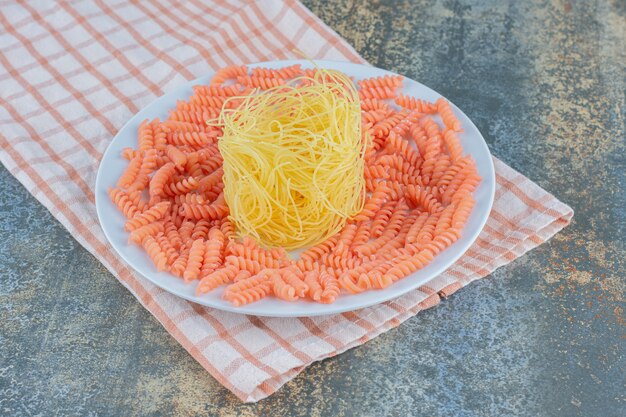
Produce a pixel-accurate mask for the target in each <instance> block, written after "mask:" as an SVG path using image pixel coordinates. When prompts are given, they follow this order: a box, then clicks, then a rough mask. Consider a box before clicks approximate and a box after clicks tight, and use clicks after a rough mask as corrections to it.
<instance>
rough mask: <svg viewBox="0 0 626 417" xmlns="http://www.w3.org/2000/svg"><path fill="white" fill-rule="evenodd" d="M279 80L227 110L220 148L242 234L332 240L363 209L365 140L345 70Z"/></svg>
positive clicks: (297, 242)
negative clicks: (275, 84)
mask: <svg viewBox="0 0 626 417" xmlns="http://www.w3.org/2000/svg"><path fill="white" fill-rule="evenodd" d="M304 80H306V81H307V82H306V83H303V82H302V81H304ZM282 84H284V83H282ZM282 84H280V85H279V86H278V87H273V88H270V89H268V90H266V91H264V92H262V93H260V94H257V93H253V94H251V95H248V96H247V97H245V98H244V99H243V101H242V102H241V104H240V105H239V106H238V107H237V108H235V109H224V110H223V111H222V114H221V118H220V124H221V125H223V126H224V134H223V136H222V137H221V138H220V139H219V141H218V146H219V149H220V153H221V155H222V158H223V159H224V163H223V168H224V196H225V198H226V202H227V204H228V207H229V208H230V216H231V219H232V221H233V222H234V224H235V226H236V227H237V230H238V232H239V234H240V235H241V236H252V237H254V238H255V239H256V240H257V241H258V242H259V243H261V244H262V245H264V246H268V247H283V248H285V249H296V248H300V247H303V246H310V245H314V244H317V243H319V242H321V241H323V240H325V239H327V238H328V237H329V236H331V235H333V234H335V233H336V232H338V231H339V230H341V228H343V226H344V225H345V222H346V220H347V219H348V218H350V217H353V216H355V215H356V214H358V213H359V212H360V211H361V209H362V208H363V202H364V197H365V193H364V186H365V181H364V177H363V169H364V159H363V157H364V150H365V147H366V140H364V138H363V136H362V135H361V109H360V106H359V99H358V92H357V90H356V88H355V87H354V84H353V83H352V81H351V80H350V79H349V78H348V77H347V76H346V75H345V74H343V73H340V72H336V71H330V70H319V71H317V72H316V73H315V75H314V78H307V77H303V78H296V79H295V80H294V81H293V82H291V83H290V84H288V85H282ZM277 85H278V84H277ZM237 99H241V97H238V98H237Z"/></svg>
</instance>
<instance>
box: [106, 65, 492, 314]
mask: <svg viewBox="0 0 626 417" xmlns="http://www.w3.org/2000/svg"><path fill="white" fill-rule="evenodd" d="M316 63H317V65H318V66H320V67H324V68H331V69H337V70H340V71H343V72H344V73H346V74H348V75H350V76H353V77H354V78H355V79H357V80H359V79H363V78H369V77H376V76H381V75H394V74H393V73H391V72H389V71H385V70H382V69H379V68H373V67H368V66H365V65H359V64H352V63H345V62H332V61H316ZM293 64H302V66H303V67H305V68H307V67H311V66H312V65H311V63H310V62H308V61H305V60H288V61H272V62H261V63H257V64H253V65H250V67H256V66H264V67H271V68H280V67H284V66H287V65H293ZM211 77H212V74H209V75H206V76H204V77H201V78H198V79H197V80H194V81H191V82H188V83H186V84H184V85H182V86H181V87H179V88H178V89H176V90H174V91H171V92H169V93H167V94H165V95H164V96H162V97H160V98H158V99H156V100H155V101H153V102H152V103H150V105H148V106H147V107H145V108H144V109H143V110H141V111H140V112H139V113H137V114H136V115H135V116H134V117H133V118H132V119H130V120H129V121H128V123H126V125H125V126H124V127H123V128H122V129H121V130H120V131H119V133H118V134H117V135H116V136H115V138H113V141H112V142H111V144H110V145H109V148H108V149H107V150H106V152H105V154H104V157H103V158H102V162H101V163H100V168H99V170H98V177H97V178H96V209H97V211H98V218H99V219H100V224H101V225H102V229H103V230H104V234H105V235H106V237H107V238H108V239H109V242H111V245H112V246H113V247H114V248H115V250H116V251H117V252H118V253H119V254H120V256H121V257H122V259H124V260H125V261H126V262H127V263H128V264H129V265H130V266H131V267H133V268H134V269H135V270H136V271H137V272H138V273H139V274H141V275H142V276H144V277H145V278H146V279H148V280H150V281H151V282H153V283H154V284H155V285H158V286H159V287H161V288H163V289H164V290H166V291H168V292H170V293H172V294H175V295H177V296H179V297H182V298H185V299H187V300H190V301H193V302H195V303H198V304H202V305H205V306H208V307H213V308H216V309H220V310H226V311H231V312H235V313H241V314H251V315H257V316H273V317H304V316H317V315H323V314H334V313H341V312H344V311H351V310H356V309H360V308H364V307H368V306H371V305H374V304H378V303H382V302H383V301H387V300H390V299H392V298H396V297H399V296H401V295H402V294H405V293H407V292H409V291H411V290H412V289H415V288H417V287H419V286H421V285H424V284H426V283H427V282H428V281H430V280H432V279H433V278H434V277H436V276H437V275H439V274H441V273H442V272H443V271H445V270H446V269H447V268H448V267H449V266H450V265H452V264H453V263H454V262H455V261H456V260H457V259H459V257H461V255H463V253H465V251H466V250H467V249H468V248H469V247H470V246H471V244H472V243H473V242H474V240H476V238H477V237H478V234H479V233H480V231H481V230H482V228H483V226H484V225H485V222H486V221H487V217H488V216H489V212H490V211H491V205H492V203H493V197H494V192H495V173H494V167H493V163H492V160H491V155H490V154H489V149H488V147H487V144H486V143H485V140H484V139H483V137H482V135H481V134H480V132H479V131H478V129H477V128H476V126H474V124H473V123H472V122H471V120H470V119H469V118H468V117H467V116H466V115H465V114H463V112H462V111H461V110H459V109H458V108H457V107H456V106H454V105H453V106H452V107H453V109H454V112H455V114H456V116H457V117H458V118H459V119H460V120H461V122H462V124H463V128H464V129H465V131H464V132H463V133H461V134H460V135H459V137H460V140H461V142H462V144H463V149H464V150H465V152H466V153H468V154H470V155H471V156H472V157H473V158H474V160H475V161H476V166H477V167H478V172H479V174H480V176H481V177H482V182H481V183H480V185H479V186H478V188H477V189H476V191H475V192H474V197H475V198H476V206H475V207H474V210H473V211H472V213H471V215H470V217H469V220H468V223H467V225H466V226H465V228H464V230H463V235H462V237H461V238H460V239H459V240H458V241H457V242H455V243H454V244H453V245H452V246H450V247H449V248H448V249H446V250H445V251H443V252H442V253H440V254H439V255H437V256H436V257H435V259H434V260H433V262H431V263H430V264H429V265H428V266H426V267H425V268H423V269H421V270H420V271H417V272H415V273H414V274H412V275H410V276H408V277H406V278H404V279H402V280H400V281H398V282H396V283H394V284H393V285H391V286H389V287H388V288H386V289H384V290H372V291H367V292H364V293H361V294H357V295H343V294H342V295H341V296H340V297H339V298H338V299H337V301H335V303H333V304H319V303H315V302H308V301H296V302H287V301H282V300H278V299H275V298H271V297H270V298H266V299H263V300H261V301H259V302H256V303H252V304H249V305H246V306H244V307H238V308H235V307H233V306H232V305H231V304H230V303H229V302H227V301H224V300H222V298H221V295H222V291H223V289H217V290H215V291H213V292H211V293H209V294H206V295H203V296H201V297H197V296H196V295H195V289H196V285H197V282H195V283H191V284H185V283H184V282H183V280H182V279H180V278H177V277H175V276H173V275H171V274H170V273H167V272H158V271H157V270H156V268H155V267H154V265H153V263H152V261H151V260H150V259H149V258H148V255H147V254H146V253H145V252H144V251H143V249H142V248H140V247H138V246H136V245H129V244H128V243H127V241H128V233H127V232H125V231H124V222H125V219H124V216H123V215H122V214H121V213H120V212H119V211H118V210H117V208H116V206H115V205H114V204H113V203H112V202H111V200H110V199H109V196H108V194H107V189H108V187H109V186H114V185H115V184H116V182H117V179H118V178H119V176H120V175H121V173H122V172H123V171H124V169H125V168H126V166H127V164H128V161H126V160H124V159H123V158H122V157H121V156H120V152H121V150H122V149H123V148H125V147H127V146H131V147H137V128H138V127H139V124H140V123H141V121H142V120H144V119H154V118H156V117H159V118H161V120H163V119H165V118H166V117H167V115H168V112H169V110H171V109H172V108H174V107H175V106H176V100H186V99H187V98H188V97H189V96H190V95H191V94H192V86H193V85H196V84H206V83H208V82H209V81H210V79H211ZM403 92H404V93H405V94H408V95H411V96H415V97H418V98H422V99H426V100H429V101H435V100H436V99H437V98H439V97H441V95H440V94H438V93H437V92H435V91H433V90H431V89H430V88H428V87H426V86H424V85H422V84H420V83H418V82H416V81H413V80H410V79H408V78H406V79H405V81H404V89H403Z"/></svg>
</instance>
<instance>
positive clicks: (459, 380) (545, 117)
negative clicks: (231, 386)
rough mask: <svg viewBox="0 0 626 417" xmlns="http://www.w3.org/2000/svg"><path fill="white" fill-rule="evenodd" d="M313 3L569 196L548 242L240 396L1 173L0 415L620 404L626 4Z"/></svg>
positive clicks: (502, 411) (579, 409) (476, 410)
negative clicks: (283, 381)
mask: <svg viewBox="0 0 626 417" xmlns="http://www.w3.org/2000/svg"><path fill="white" fill-rule="evenodd" d="M305 4H306V5H307V6H308V7H310V8H311V9H312V10H313V12H315V13H316V14H317V15H318V16H320V17H321V19H322V20H324V21H325V22H326V23H328V24H329V25H330V26H331V27H332V28H334V29H335V30H337V31H338V32H339V33H340V34H341V35H342V36H343V37H345V38H346V39H347V40H348V41H349V42H351V43H352V44H353V45H354V46H355V47H356V49H357V50H358V51H359V52H360V53H361V54H363V56H364V57H365V58H366V59H368V60H369V61H370V62H371V63H372V64H374V65H376V66H379V67H382V68H386V69H390V70H393V71H397V72H399V73H401V74H405V75H407V76H408V77H411V78H414V79H416V80H419V81H420V82H422V83H424V84H426V85H428V86H430V87H432V88H434V89H435V90H437V91H439V92H441V93H442V94H444V95H445V96H447V97H448V98H450V99H451V100H452V101H453V102H454V103H455V104H457V105H458V106H459V107H460V108H461V109H463V110H464V111H465V112H466V113H467V114H468V115H469V116H470V118H472V119H473V120H474V121H475V123H476V125H477V126H478V128H479V129H480V130H481V131H482V132H483V134H484V136H485V138H486V139H487V142H488V143H489V146H490V148H491V151H492V152H493V154H495V155H496V156H498V157H499V158H501V159H502V160H504V161H505V162H507V163H508V164H510V165H511V166H513V167H514V168H516V169H517V170H519V171H521V172H522V173H524V174H526V175H527V176H529V177H530V178H531V179H533V180H534V181H536V182H538V183H539V184H540V185H541V186H543V187H545V188H546V189H548V190H550V191H552V192H553V193H554V194H555V195H556V196H557V197H559V198H560V199H562V200H563V201H565V202H566V203H567V204H569V205H571V206H572V207H573V208H574V210H575V212H576V215H575V217H574V221H573V223H572V225H571V226H569V227H568V228H567V229H565V230H564V231H563V232H561V233H560V234H558V235H557V236H556V237H555V238H554V239H552V240H551V241H550V242H548V243H547V244H545V245H543V246H541V247H539V248H538V249H535V250H534V251H532V252H531V253H530V254H528V255H526V256H524V257H523V258H521V259H518V260H517V261H515V262H513V263H512V264H510V265H508V266H506V267H504V268H501V269H500V270H498V271H497V272H496V273H495V274H493V275H492V276H491V277H488V278H486V279H484V280H481V281H479V282H477V283H474V284H472V285H471V286H469V287H467V288H465V289H463V290H461V291H459V292H458V293H456V294H454V295H453V296H452V297H450V298H449V299H448V300H446V301H445V302H443V303H441V304H440V305H439V306H438V307H436V308H434V309H431V310H428V311H425V312H422V313H420V314H419V315H418V316H416V317H415V318H413V319H410V320H408V321H407V322H406V323H404V324H403V325H402V326H400V327H399V328H397V329H394V330H392V331H390V332H388V333H386V334H384V335H382V336H380V337H378V338H376V339H374V340H372V341H370V342H368V343H367V344H366V345H364V346H361V347H359V348H356V349H353V350H351V351H349V352H347V353H344V354H342V355H340V356H338V357H335V358H332V359H328V360H325V361H323V362H321V363H317V364H314V365H313V366H311V367H310V368H308V369H307V370H305V371H304V372H303V373H302V374H301V375H300V376H298V377H297V378H296V379H294V380H293V381H292V382H290V383H288V384H287V385H286V386H285V387H284V388H283V389H281V390H280V391H279V392H278V393H276V394H275V395H273V396H272V397H270V398H268V399H266V400H263V401H261V402H259V403H257V404H241V403H240V402H239V400H238V399H237V398H236V397H235V396H234V395H232V394H230V393H229V391H227V390H226V389H225V388H223V387H222V386H220V385H219V384H218V383H217V382H216V381H215V380H214V379H213V378H212V377H211V376H210V375H209V374H208V373H207V372H205V371H204V370H203V369H202V368H201V367H200V365H198V364H197V363H196V362H195V361H194V360H193V359H192V358H191V357H190V356H189V355H188V354H187V353H186V352H185V351H184V350H183V348H182V347H180V346H179V345H178V344H177V343H176V342H175V341H174V339H172V338H171V337H170V336H169V335H168V334H167V333H166V332H165V330H163V329H162V328H161V326H160V325H159V324H158V323H157V321H156V320H155V319H154V318H153V317H152V316H150V314H149V313H148V312H147V311H145V310H144V309H143V308H142V307H141V306H140V305H139V303H138V302H136V301H135V299H134V298H133V297H132V296H131V295H130V293H129V292H128V291H126V290H125V289H124V288H123V287H122V286H121V285H120V284H119V283H118V282H117V281H116V280H115V279H114V278H113V277H112V276H110V274H109V273H108V272H107V271H106V270H105V269H104V267H102V266H101V265H100V264H99V263H98V262H97V261H96V260H95V259H94V258H93V257H92V256H91V255H90V254H88V253H87V252H86V251H85V250H84V249H83V248H82V247H81V246H80V245H79V244H78V243H77V242H75V241H74V240H73V239H72V238H71V237H70V235H69V234H68V233H67V232H66V231H65V230H64V229H63V228H62V227H61V226H60V225H59V223H57V222H56V221H55V220H54V219H53V218H52V216H51V215H50V214H49V213H48V212H47V211H46V210H45V209H44V208H43V207H42V206H41V205H39V204H38V203H37V202H36V200H35V199H34V198H33V197H32V196H31V195H30V194H29V193H28V191H27V190H25V189H24V188H23V187H22V186H21V185H19V184H18V183H17V181H16V180H15V179H14V178H12V177H11V176H10V175H9V173H8V172H7V171H6V170H5V169H3V168H2V169H1V170H0V415H7V416H9V415H11V416H14V415H15V416H19V415H81V416H85V415H112V416H120V415H133V414H134V415H146V414H149V415H183V416H185V415H219V416H254V415H263V416H352V415H354V416H385V415H390V416H417V415H424V416H452V415H454V416H513V415H515V416H568V417H569V416H602V417H613V416H615V417H617V416H624V415H626V394H625V392H626V389H625V385H626V377H625V375H626V372H625V369H626V360H625V358H624V355H625V354H626V349H625V346H626V317H625V313H624V309H625V308H626V305H625V303H624V294H625V286H626V282H625V280H626V267H625V265H624V263H625V261H624V259H625V258H626V250H625V247H624V233H625V222H626V213H625V207H626V192H625V190H624V187H625V179H626V178H625V171H626V158H625V155H626V149H625V148H626V146H625V130H624V119H625V111H624V108H625V107H624V105H625V97H624V91H625V88H626V83H625V77H624V74H625V70H626V68H625V63H626V56H625V50H624V46H623V45H624V43H626V29H625V28H626V3H625V2H623V1H617V0H616V1H571V2H566V1H554V2H548V1H539V0H532V1H519V2H518V1H513V0H509V1H496V0H490V1H479V0H474V1H469V0H466V1H453V0H448V1H410V2H397V1H372V2H369V3H367V4H366V2H361V1H348V0H341V1H333V2H326V1H321V0H306V1H305Z"/></svg>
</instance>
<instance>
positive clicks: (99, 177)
mask: <svg viewBox="0 0 626 417" xmlns="http://www.w3.org/2000/svg"><path fill="white" fill-rule="evenodd" d="M311 63H313V64H315V65H318V66H320V67H328V66H331V67H332V66H349V67H350V66H353V67H360V68H365V69H369V70H376V71H382V72H384V73H385V75H387V74H388V75H398V74H397V73H394V72H392V71H388V70H385V69H382V68H377V67H374V66H372V65H369V64H359V63H354V62H349V61H336V60H306V59H290V60H274V61H262V62H256V63H250V64H245V65H246V66H248V68H254V67H258V66H280V65H283V66H288V65H294V64H305V65H306V64H311ZM213 74H215V72H212V73H211V72H208V73H207V74H205V75H203V76H200V77H197V78H195V79H193V80H190V81H186V82H185V83H182V84H180V85H178V86H176V87H175V88H173V89H171V90H170V91H168V92H164V93H163V94H162V95H160V96H159V97H156V98H154V99H153V100H152V101H151V102H150V103H148V104H146V105H145V106H143V107H142V108H141V109H140V110H139V111H138V112H137V113H135V114H134V115H133V116H132V117H130V118H129V119H128V120H127V121H126V123H124V125H123V126H122V127H121V128H120V129H119V130H118V131H117V133H116V134H115V136H114V137H113V138H112V139H111V141H110V142H109V144H108V145H107V148H106V150H105V151H104V152H103V154H102V158H101V159H100V162H99V164H98V172H97V174H96V181H95V188H94V194H95V205H96V213H97V216H98V223H99V225H100V228H101V229H102V231H103V233H104V235H105V237H106V238H107V241H108V243H109V244H110V246H111V247H112V248H113V249H114V251H115V252H116V253H117V254H118V255H119V256H120V258H121V259H122V260H123V261H124V263H126V264H127V265H128V266H129V267H130V268H132V270H133V271H134V272H135V273H136V274H137V275H138V276H140V277H142V278H144V279H147V280H148V281H150V282H151V283H152V284H154V285H156V286H157V287H159V288H161V289H163V290H164V291H166V292H168V293H170V294H173V295H175V296H177V297H180V298H183V299H185V300H187V301H190V302H193V303H196V304H199V305H202V306H204V307H209V308H214V309H217V310H222V311H227V312H231V313H236V314H244V315H254V316H260V317H284V318H286V317H315V316H322V315H330V314H338V313H345V312H348V311H355V310H360V309H364V308H367V307H372V306H376V305H379V304H382V303H385V302H386V301H389V300H392V299H396V298H398V297H401V296H403V295H405V294H407V293H409V292H410V291H413V290H415V289H417V288H418V287H420V286H422V285H425V284H427V283H428V282H430V281H432V280H434V279H435V278H437V277H438V276H439V275H441V274H442V273H443V272H445V271H446V270H447V269H448V268H450V267H451V266H452V265H454V264H455V263H456V262H457V261H458V260H459V259H460V258H461V257H462V256H463V255H464V254H465V253H466V252H467V251H468V250H469V248H470V247H471V246H472V245H473V244H474V243H475V242H476V239H477V238H478V236H479V235H480V233H481V232H482V231H483V229H484V227H485V224H486V223H487V220H488V219H489V215H490V213H491V210H492V208H493V202H494V199H495V188H496V181H495V178H496V176H495V166H494V163H493V156H492V155H491V152H490V150H489V146H488V145H487V142H486V141H485V138H484V136H483V135H482V133H481V132H480V130H479V129H478V127H476V125H475V124H474V122H473V121H472V120H471V119H470V118H469V116H467V115H466V114H465V113H464V112H463V111H462V110H461V109H460V108H459V107H457V106H456V105H455V104H454V103H453V102H452V101H450V100H449V99H447V98H446V97H444V96H443V95H442V94H440V93H439V92H437V91H436V90H433V89H432V88H430V87H428V86H426V85H424V84H422V83H420V82H419V81H416V80H414V79H412V78H409V77H405V76H403V77H404V78H406V79H407V80H410V81H411V82H413V83H417V84H418V85H419V87H420V88H426V89H427V90H430V91H432V92H433V93H435V94H436V95H437V96H439V97H444V98H445V99H446V100H448V102H449V103H450V104H451V106H452V107H453V109H454V110H455V111H458V112H460V113H461V114H463V115H464V116H465V118H466V119H467V121H469V123H470V124H471V127H472V128H473V129H475V131H476V132H477V133H478V135H479V136H480V139H481V140H480V143H479V145H480V146H481V147H482V148H483V151H486V155H487V156H488V158H487V160H488V161H489V164H488V166H486V167H485V166H482V168H483V169H486V170H487V172H488V173H489V179H491V181H489V189H488V190H487V191H488V196H487V197H488V204H487V208H485V210H484V212H483V213H481V216H480V218H479V221H478V222H477V224H478V227H477V229H476V231H475V232H474V233H473V235H472V236H471V237H470V238H469V239H468V240H467V242H466V243H465V247H463V248H461V249H459V250H458V253H457V254H456V255H455V256H453V257H452V259H451V260H450V261H448V263H447V264H446V265H445V266H443V267H440V268H439V271H437V272H435V273H432V274H431V275H430V276H429V277H427V278H422V279H421V280H418V281H417V282H416V283H415V284H414V285H410V286H409V287H408V288H405V289H403V290H400V292H397V291H396V292H395V293H391V294H386V293H383V292H382V291H384V290H380V292H379V291H377V293H379V294H381V297H379V298H377V299H374V300H372V301H366V302H362V303H357V304H356V305H353V306H352V305H347V306H343V307H338V308H337V307H335V308H333V306H335V304H319V303H311V305H312V306H313V305H315V306H317V309H316V310H315V311H313V312H310V313H308V314H299V313H296V314H292V313H290V311H289V310H290V309H283V310H281V311H278V312H267V311H265V310H264V309H258V308H256V307H255V306H256V305H258V303H251V304H248V305H246V306H242V307H234V306H232V305H231V304H230V303H228V302H226V301H224V302H223V303H222V304H219V305H217V304H215V303H212V302H211V301H210V300H207V299H202V298H200V297H195V296H193V295H189V294H186V293H184V292H181V291H177V290H173V289H172V288H169V287H167V286H166V285H164V284H163V283H162V282H160V281H159V279H158V278H154V277H151V276H147V275H145V274H143V273H142V272H140V271H139V270H138V269H137V268H136V267H135V266H134V262H133V261H132V259H129V257H128V256H126V254H124V253H123V251H121V250H120V249H118V247H117V245H116V244H114V239H113V238H112V237H111V236H110V234H109V232H108V231H107V228H106V227H104V224H105V222H103V218H104V213H102V211H103V210H104V207H102V204H104V203H102V200H103V199H109V197H108V193H107V191H106V189H105V188H104V187H106V185H105V184H102V182H103V181H104V180H103V176H104V174H103V171H104V169H103V167H104V162H105V161H106V160H107V159H108V157H109V153H112V152H113V151H112V148H113V144H114V143H115V141H116V139H118V136H120V134H121V133H122V132H124V131H126V129H127V128H129V126H130V125H131V124H132V123H133V122H135V121H136V119H138V118H139V115H140V114H141V113H142V112H143V111H144V110H145V109H147V108H149V107H152V106H154V105H156V103H157V102H159V101H160V100H164V99H166V97H168V96H172V95H175V94H176V93H177V92H181V91H182V90H184V89H188V88H191V87H192V86H193V85H197V84H200V83H202V81H201V80H206V79H207V78H208V77H210V76H212V75H213ZM466 130H467V129H466ZM486 179H487V178H484V177H483V179H482V181H485V180H486ZM102 190H104V193H102V194H103V195H101V192H100V191H102ZM475 209H476V207H474V208H473V209H472V211H473V210H475ZM466 227H467V226H465V227H464V229H465V228H466ZM448 249H449V248H446V250H448ZM170 275H171V274H170ZM407 278H409V277H407ZM176 279H179V278H176ZM188 285H191V284H188ZM393 285H395V284H392V286H393ZM392 286H390V287H388V288H391V287H392ZM193 288H194V289H195V286H194V287H193ZM194 293H195V291H194ZM279 301H280V302H281V303H284V305H285V307H289V306H290V305H293V303H294V302H289V301H283V300H279ZM319 306H324V307H325V309H327V310H328V311H324V310H325V309H321V310H320V307H319Z"/></svg>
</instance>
